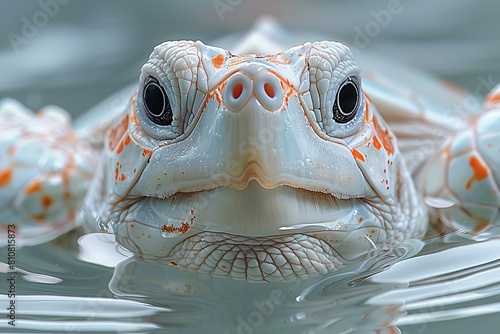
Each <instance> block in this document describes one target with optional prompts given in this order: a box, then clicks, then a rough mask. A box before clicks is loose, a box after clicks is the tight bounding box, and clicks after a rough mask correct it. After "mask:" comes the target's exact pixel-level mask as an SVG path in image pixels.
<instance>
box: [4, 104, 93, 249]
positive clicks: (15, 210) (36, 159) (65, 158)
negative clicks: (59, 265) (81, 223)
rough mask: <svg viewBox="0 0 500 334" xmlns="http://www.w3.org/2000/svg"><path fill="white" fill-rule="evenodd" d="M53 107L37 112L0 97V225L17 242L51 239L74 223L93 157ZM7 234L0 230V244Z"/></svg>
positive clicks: (36, 241) (31, 242)
mask: <svg viewBox="0 0 500 334" xmlns="http://www.w3.org/2000/svg"><path fill="white" fill-rule="evenodd" d="M86 146H87V144H86V143H84V142H83V141H82V140H80V139H79V138H78V136H77V135H76V134H75V132H74V131H73V130H72V129H71V124H70V117H69V115H68V114H67V113H66V112H65V111H64V110H62V109H61V108H58V107H56V106H47V107H44V108H43V109H41V110H40V111H39V112H38V113H36V114H35V113H33V112H32V111H31V110H29V109H27V108H26V107H24V106H23V105H22V104H21V103H19V102H18V101H15V100H12V99H3V100H0V228H2V229H9V230H12V229H14V230H15V234H16V245H18V246H22V245H33V244H38V243H42V242H45V241H48V240H51V239H53V238H55V237H57V236H58V235H60V234H62V233H64V232H66V231H68V230H70V229H72V228H73V227H74V226H75V224H76V217H77V216H78V215H79V211H80V206H81V203H82V200H83V197H84V195H85V193H86V191H87V186H88V183H89V182H90V179H91V178H92V175H93V171H94V169H95V166H96V164H97V159H96V157H94V156H93V155H94V153H93V151H92V150H91V149H90V148H87V147H86ZM6 243H7V233H1V234H0V246H2V245H5V244H6Z"/></svg>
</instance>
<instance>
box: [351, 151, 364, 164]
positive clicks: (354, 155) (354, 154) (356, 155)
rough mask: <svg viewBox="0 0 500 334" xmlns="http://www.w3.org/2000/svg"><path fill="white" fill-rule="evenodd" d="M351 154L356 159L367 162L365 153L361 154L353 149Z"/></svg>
mask: <svg viewBox="0 0 500 334" xmlns="http://www.w3.org/2000/svg"><path fill="white" fill-rule="evenodd" d="M351 152H352V155H353V157H354V158H356V159H358V160H361V161H363V162H365V156H364V155H363V153H361V152H360V151H358V150H357V149H353V150H352V151H351Z"/></svg>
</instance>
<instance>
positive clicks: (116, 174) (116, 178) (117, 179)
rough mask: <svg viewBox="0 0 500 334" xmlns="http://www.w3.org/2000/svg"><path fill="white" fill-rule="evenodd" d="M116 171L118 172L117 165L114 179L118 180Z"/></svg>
mask: <svg viewBox="0 0 500 334" xmlns="http://www.w3.org/2000/svg"><path fill="white" fill-rule="evenodd" d="M118 173H119V170H118V167H116V169H115V180H118Z"/></svg>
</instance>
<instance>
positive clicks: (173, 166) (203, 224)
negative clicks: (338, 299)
mask: <svg viewBox="0 0 500 334" xmlns="http://www.w3.org/2000/svg"><path fill="white" fill-rule="evenodd" d="M258 30H259V29H257V34H256V33H255V32H254V33H252V34H250V36H251V38H245V39H243V41H242V42H241V43H240V47H239V48H240V51H242V50H243V51H244V52H253V51H252V49H255V47H263V48H264V49H266V50H273V51H272V52H275V50H281V49H283V48H281V47H280V46H278V44H277V43H276V40H279V39H275V40H273V41H270V40H271V39H272V38H271V39H270V40H265V38H269V36H270V31H264V32H263V33H261V34H260V37H259V36H257V35H258ZM264 30H265V29H264ZM268 30H269V29H268ZM272 31H278V30H277V29H274V30H272ZM256 40H259V41H262V43H260V42H259V43H257V44H256V43H255V41H256ZM283 40H285V39H283ZM273 43H274V44H273ZM243 51H242V52H243ZM272 52H271V53H272ZM368 64H369V65H368V66H367V67H365V70H364V71H363V72H362V74H363V75H366V76H365V77H363V80H362V81H363V88H364V90H365V94H366V93H367V92H368V94H367V95H365V94H360V95H359V96H360V97H359V100H358V105H357V106H358V108H357V113H356V116H355V117H354V119H353V120H351V121H349V122H347V123H336V122H335V121H333V119H332V106H333V104H334V102H335V99H336V95H337V91H338V90H339V87H340V85H341V84H342V82H344V80H345V79H346V78H347V77H349V76H351V77H356V78H359V77H360V69H359V68H358V66H357V65H356V63H355V62H354V61H353V59H352V56H351V54H350V52H349V51H348V49H347V48H346V47H345V46H343V45H342V44H339V43H334V42H321V43H314V44H309V43H307V44H304V45H301V46H297V47H292V48H290V49H288V50H287V51H284V52H280V53H277V54H276V55H271V56H265V57H263V56H258V57H257V56H254V55H248V56H232V55H231V54H229V53H228V52H227V51H226V50H224V49H219V48H214V47H209V46H206V45H203V44H202V43H200V42H186V41H184V42H169V43H164V44H162V45H160V46H158V47H157V48H155V51H154V52H153V54H152V55H151V58H150V60H149V61H148V63H147V64H146V65H145V66H144V67H143V70H142V75H141V82H140V85H139V87H138V90H137V93H135V94H134V95H133V96H132V98H131V99H130V101H129V103H128V106H127V107H126V108H125V110H123V111H122V112H120V113H119V114H118V117H117V118H116V121H115V122H113V125H112V126H111V129H110V130H109V131H108V133H107V135H106V136H105V137H104V139H105V143H104V148H102V147H101V146H100V142H101V141H102V138H101V133H102V131H103V130H105V128H106V127H107V124H108V123H109V119H108V120H107V121H106V122H104V123H100V124H99V125H97V126H94V127H92V126H91V127H90V130H88V129H84V130H82V131H80V132H79V135H80V136H81V137H80V138H79V139H80V140H77V135H75V134H74V133H72V132H71V130H70V129H69V128H68V121H67V116H64V112H63V111H61V110H59V109H57V108H53V107H52V108H49V110H51V112H50V113H49V114H50V115H52V116H51V117H48V118H47V117H44V116H43V115H46V114H47V112H43V113H39V115H36V116H35V115H34V114H32V113H31V112H29V111H26V110H25V108H24V107H22V106H21V105H19V104H18V103H16V102H13V101H12V100H3V101H2V103H1V104H0V128H1V129H2V130H1V132H0V153H1V154H0V204H3V203H5V204H4V207H2V210H0V224H2V226H4V227H5V228H6V229H7V227H6V226H8V225H10V224H11V223H12V224H15V225H16V228H17V230H18V233H17V236H18V238H19V237H20V238H21V239H22V244H36V243H40V242H44V241H47V240H50V239H51V238H53V237H55V236H57V235H59V234H61V233H63V232H65V231H67V230H69V229H71V228H72V227H73V226H74V225H75V223H74V222H75V219H74V213H75V212H76V210H77V208H78V207H79V206H80V205H81V201H82V198H83V195H84V193H85V192H87V191H86V189H87V187H88V183H89V181H90V178H91V176H92V175H93V174H94V175H93V182H92V185H91V186H90V189H89V191H88V192H87V199H86V201H85V205H84V209H85V218H86V220H87V222H88V223H89V225H90V226H93V227H94V228H95V227H96V226H98V227H99V228H101V229H104V230H112V231H113V232H114V233H115V234H116V237H117V240H118V242H120V243H121V244H122V245H124V246H125V247H127V248H129V249H130V250H132V251H133V252H135V253H136V254H137V255H139V256H142V257H144V258H148V259H152V260H157V261H161V262H165V263H168V264H171V265H176V266H177V267H182V268H185V269H188V270H194V271H201V272H208V273H211V274H213V275H216V276H222V277H231V278H234V279H245V280H250V281H256V282H262V281H282V280H288V279H295V278H304V277H308V276H310V275H315V274H319V273H324V272H327V271H332V270H335V269H337V268H339V267H341V266H343V265H344V264H345V263H347V262H349V261H352V260H355V259H357V258H362V257H363V256H365V255H366V254H367V252H370V251H371V250H373V249H374V248H375V247H376V248H385V247H391V246H393V245H395V244H398V243H400V242H402V241H403V240H405V239H408V238H413V237H419V236H421V235H422V234H423V233H424V232H425V229H426V226H427V216H426V208H425V206H424V205H423V204H422V201H421V198H422V197H423V196H431V197H432V199H433V201H432V202H433V203H434V204H435V203H436V197H437V198H448V201H449V200H450V198H449V196H448V195H449V193H450V192H449V191H448V192H446V191H443V189H445V190H446V189H451V188H452V187H448V185H446V186H441V187H439V186H435V187H429V186H428V185H429V184H431V185H442V184H443V183H442V182H441V183H440V182H439V179H438V178H439V177H440V175H443V174H446V173H449V176H450V178H451V179H452V180H455V179H454V177H455V176H454V175H455V174H454V173H459V174H460V173H462V174H464V173H465V174H466V176H467V177H470V176H471V175H472V174H470V170H471V167H470V164H461V165H459V164H449V163H448V164H443V163H441V164H437V165H439V166H438V167H439V168H437V167H435V165H436V163H435V162H436V161H440V159H441V160H443V158H442V155H443V154H447V153H446V152H449V151H447V150H446V149H443V150H442V151H439V148H440V147H441V146H442V145H443V142H445V141H446V139H447V138H448V137H450V136H451V135H452V134H453V133H454V132H456V131H458V130H463V129H466V127H467V121H464V120H463V119H460V118H459V117H456V116H454V115H453V114H450V113H447V112H446V111H447V109H446V108H448V107H447V106H448V104H449V103H451V102H450V101H460V98H461V97H460V96H459V95H457V94H456V93H455V92H453V90H450V89H449V88H447V87H442V86H439V85H436V82H435V81H432V80H427V81H425V80H424V81H422V79H421V77H420V76H418V75H414V74H412V75H406V73H405V75H402V76H400V78H399V81H398V80H397V79H398V78H397V74H399V73H401V72H400V69H397V70H395V71H394V69H393V68H392V67H391V66H388V67H384V66H381V65H380V64H377V65H376V66H372V65H370V63H368ZM367 68H368V69H370V70H367ZM375 69H379V70H381V71H382V72H387V73H389V74H390V75H389V76H388V77H384V75H383V73H377V72H376V70H375ZM391 71H392V72H391ZM395 73H396V74H395ZM149 75H151V76H154V77H156V78H157V79H158V81H159V83H160V84H161V86H162V87H163V89H164V90H165V91H166V92H167V95H168V99H169V100H170V103H171V106H172V111H173V112H174V116H175V117H174V121H173V122H172V125H169V126H158V125H156V124H154V123H153V122H152V121H151V120H150V119H149V118H148V117H147V116H146V114H145V112H146V111H145V109H144V101H143V89H144V86H145V84H144V80H145V79H146V78H147V77H148V76H149ZM401 78H402V80H401ZM359 81H360V82H361V79H360V80H359ZM266 83H267V84H269V85H270V86H271V87H272V93H270V92H271V90H270V89H269V88H268V89H267V90H266V89H265V88H264V84H266ZM238 84H241V86H239V85H238ZM236 86H238V88H235V87H236ZM429 87H434V88H429ZM363 88H362V87H361V86H359V91H360V92H362V89H363ZM415 88H418V89H419V93H418V94H417V93H415ZM420 93H421V94H420ZM368 96H369V98H368ZM462 98H463V97H462ZM369 100H372V101H373V103H374V104H375V105H376V106H377V109H378V110H379V111H380V113H381V114H382V115H383V116H384V118H386V120H388V121H389V124H390V128H391V129H394V131H395V133H396V134H397V136H398V138H399V137H401V141H400V144H402V152H403V155H404V156H405V157H406V159H407V161H408V162H409V167H410V169H409V170H408V169H407V167H406V166H405V164H404V163H403V162H402V157H401V154H400V153H399V150H398V144H397V143H396V141H395V138H394V135H393V132H392V131H391V130H390V129H389V128H388V127H387V125H386V123H385V122H384V121H383V120H382V118H381V117H380V115H379V113H378V112H377V110H375V107H374V106H373V104H371V103H370V102H369ZM429 101H430V103H429ZM488 101H490V102H489V103H490V104H491V101H498V93H496V95H494V94H493V95H492V97H490V98H489V100H488ZM122 104H123V105H124V103H122ZM496 106H497V107H486V109H492V108H497V109H499V108H498V105H496ZM103 108H104V107H103ZM105 108H106V109H105V110H101V111H100V112H99V113H97V114H101V115H102V114H110V113H111V114H113V115H112V117H110V118H111V119H112V118H114V116H115V112H114V111H113V112H111V110H110V109H108V105H105ZM115 109H116V108H115ZM490 111H491V110H490ZM484 115H485V113H483V114H481V116H479V117H478V118H476V119H482V118H484V119H488V121H491V122H487V124H490V123H491V126H493V127H494V126H495V125H496V124H498V123H497V122H498V121H496V120H493V119H491V117H493V116H484ZM44 118H47V120H48V121H41V120H42V119H44ZM493 118H495V117H493ZM495 119H496V118H495ZM33 120H36V122H34V121H33ZM450 120H452V121H450ZM473 124H480V123H479V121H477V122H475V123H473ZM476 128H477V127H476ZM497 128H498V127H497ZM55 129H57V130H55ZM61 129H64V131H62V132H61ZM415 129H417V130H415ZM484 131H485V132H484V133H485V135H482V134H480V135H478V132H477V130H471V133H473V135H474V136H478V137H477V138H490V137H491V136H492V135H493V134H494V130H492V129H491V128H485V130H484ZM422 134H424V135H422ZM51 136H53V137H51ZM90 136H91V137H90ZM426 136H427V137H429V136H431V138H432V143H431V145H427V146H426V147H425V149H424V150H423V149H422V148H421V141H422V139H425V137H426ZM33 138H38V139H33ZM64 138H66V139H64ZM457 138H458V136H457ZM474 138H476V137H474ZM495 142H498V140H497V141H495ZM495 142H493V144H492V145H495V144H494V143H495ZM475 143H476V144H475V146H474V147H473V148H472V150H469V151H468V152H469V154H473V153H474V152H476V151H477V150H478V148H483V147H482V146H481V145H483V144H481V143H482V141H481V140H476V142H475ZM488 143H490V142H488ZM488 143H486V144H485V145H486V146H487V147H488ZM478 144H479V145H478ZM23 147H26V149H21V148H23ZM101 149H102V155H101V156H99V155H97V153H96V151H95V150H101ZM474 150H476V151H474ZM495 150H496V149H495ZM479 151H480V150H479ZM13 152H16V154H13ZM436 152H437V153H436ZM443 152H444V153H443ZM491 152H493V151H491ZM417 153H418V154H417ZM434 154H435V156H434V158H433V159H429V161H430V162H429V163H428V166H429V165H432V166H434V167H432V168H431V167H428V166H426V167H425V168H423V169H422V168H418V167H419V166H420V162H421V161H423V160H426V159H428V157H430V156H432V155H434ZM481 154H483V153H481ZM485 154H486V153H485ZM485 156H486V155H485ZM481 157H482V155H481ZM446 159H448V158H446ZM21 160H22V161H21ZM98 160H99V162H100V164H99V167H98V168H97V173H93V171H94V170H95V168H96V162H97V161H98ZM452 160H453V159H448V160H447V161H452ZM455 160H456V161H459V160H458V159H455ZM455 160H453V161H455ZM486 160H487V159H485V158H481V162H483V163H484V164H485V165H484V166H486V168H487V175H488V177H487V178H481V177H477V175H476V176H475V177H474V180H473V181H472V183H471V186H470V187H469V188H468V189H466V187H465V186H464V187H462V188H460V187H458V184H459V182H457V187H455V188H460V189H462V190H464V189H466V191H465V190H464V191H465V193H466V194H467V196H469V197H463V196H462V195H461V194H460V193H458V194H455V195H456V196H455V197H453V198H452V199H451V200H452V201H453V202H454V203H456V205H455V206H454V207H453V209H445V210H455V209H457V208H458V209H459V210H462V209H460V208H463V206H461V203H462V202H461V201H463V199H464V198H465V199H467V198H471V197H470V196H476V197H477V198H486V199H489V197H488V196H486V197H484V196H483V197H481V196H482V195H481V194H478V192H480V191H482V190H483V189H484V186H481V187H480V186H478V185H482V184H484V182H490V180H491V182H490V183H489V184H491V185H493V184H494V183H493V177H492V175H495V176H496V175H498V174H499V173H498V170H500V167H499V166H500V162H499V161H497V160H495V159H494V156H493V158H491V159H489V160H487V161H486ZM433 161H434V162H433ZM26 162H27V164H26ZM433 164H434V165H433ZM452 166H454V168H455V169H454V171H452V172H450V171H451V169H450V168H451V167H452ZM448 169H450V171H448ZM413 170H420V171H421V172H420V173H419V175H418V184H419V186H420V189H421V190H420V192H421V194H420V195H422V196H419V194H417V193H416V191H415V187H414V185H413V181H412V178H411V175H410V172H409V171H413ZM467 173H469V174H467ZM462 174H460V175H462ZM483 174H484V171H483ZM474 175H475V174H474ZM481 175H482V174H481ZM69 180H71V181H69ZM485 180H487V181H485ZM40 181H41V182H40ZM453 182H454V181H453ZM453 182H450V184H451V183H453ZM464 182H465V183H466V182H468V181H464ZM38 183H40V184H42V183H43V187H41V186H39V185H38ZM462 183H463V182H462ZM33 184H35V185H36V186H33ZM452 186H453V187H454V185H452ZM455 188H453V189H454V190H455ZM490 188H491V187H490ZM27 189H28V190H29V191H27ZM495 189H496V188H495ZM34 190H36V191H34ZM13 194H17V195H15V196H14V195H13ZM471 194H472V195H471ZM447 196H448V197H447ZM48 197H49V198H50V199H51V200H48V199H47V198H48ZM495 198H496V197H495ZM445 202H446V201H445ZM466 202H467V201H465V202H464V203H466ZM469 202H470V201H469ZM483 202H484V201H483ZM23 203H24V204H23ZM467 203H468V202H467ZM495 205H496V206H495ZM476 207H477V205H476ZM482 207H484V205H483V206H482ZM486 207H487V209H486V211H485V210H482V211H480V212H481V214H480V215H479V216H480V217H481V219H483V218H484V216H485V214H484V212H489V214H490V216H488V217H493V218H491V219H490V224H495V223H496V224H498V222H499V219H498V216H497V215H496V214H493V213H492V212H493V211H494V212H497V211H498V202H496V204H492V203H489V204H488V205H486ZM488 210H489V211H488ZM495 210H496V211H495ZM430 211H431V220H432V221H433V222H436V220H437V219H438V218H441V219H443V217H452V220H453V219H454V218H453V217H460V215H458V216H457V215H456V214H455V215H452V214H446V215H445V216H443V215H442V212H444V211H443V210H442V209H436V208H431V210H430ZM469 211H470V210H469ZM476 211H477V210H475V211H474V212H476ZM447 212H448V211H447ZM450 212H452V211H450ZM456 212H458V211H456ZM471 216H472V215H471ZM41 218H44V219H41ZM445 223H446V221H445ZM447 224H448V225H449V226H451V227H453V228H456V227H461V226H457V225H455V224H453V222H452V223H447ZM467 225H468V227H471V226H472V228H469V230H472V231H471V232H472V233H478V232H479V231H485V230H490V231H491V230H493V229H489V226H488V224H484V219H483V220H482V222H481V224H480V225H479V226H480V228H478V227H477V226H476V225H474V223H468V224H467ZM5 236H6V234H5V233H4V234H2V236H1V237H2V238H4V237H5ZM5 241H6V240H5V239H1V240H0V242H2V243H5Z"/></svg>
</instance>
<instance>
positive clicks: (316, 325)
mask: <svg viewBox="0 0 500 334" xmlns="http://www.w3.org/2000/svg"><path fill="white" fill-rule="evenodd" d="M456 239H457V240H453V241H447V242H443V241H432V240H430V241H427V242H426V243H424V242H421V241H417V240H411V241H409V242H407V243H405V244H403V245H401V246H400V247H397V248H395V249H394V250H393V251H390V252H387V253H384V254H377V256H374V257H372V258H370V259H367V260H364V261H362V262H359V263H355V264H352V265H350V266H349V267H347V268H344V269H342V270H341V271H339V272H336V273H331V274H327V275H323V276H318V277H313V278H310V279H308V280H297V281H292V282H287V283H275V284H258V283H247V282H241V281H234V280H228V279H220V278H213V277H211V276H209V275H205V274H195V273H190V272H187V271H182V270H179V269H177V268H175V267H169V266H165V265H160V264H156V263H146V262H142V261H139V260H136V259H134V258H133V257H131V256H130V254H129V253H128V252H127V251H126V250H124V249H121V248H120V247H118V246H116V244H115V243H114V242H113V238H112V236H111V235H104V234H90V235H86V236H83V237H79V232H78V231H72V232H70V233H68V234H66V235H64V236H61V237H60V238H58V239H56V240H54V241H52V242H49V243H47V244H44V245H40V246H32V247H25V248H22V249H20V250H18V251H17V254H16V259H17V278H16V294H17V295H16V307H17V309H16V320H15V324H16V326H15V327H12V326H9V325H8V324H7V322H6V321H5V320H3V321H1V322H0V330H1V331H2V332H5V333H68V332H69V333H73V332H74V333H291V334H292V333H297V334H306V333H307V334H313V333H398V330H401V332H403V333H439V332H441V330H444V328H446V330H448V329H449V328H455V333H470V332H471V331H472V329H473V327H472V324H473V323H476V321H478V319H481V321H483V322H485V323H483V324H482V326H483V328H494V327H488V326H490V325H491V326H493V325H494V323H495V319H496V316H497V313H499V312H500V284H499V283H500V254H498V251H497V250H498V249H499V247H500V240H498V239H491V240H489V241H485V242H469V241H465V240H460V239H459V238H456ZM0 253H1V256H0V261H1V262H2V264H1V265H0V272H1V273H0V280H1V281H2V282H5V280H6V279H8V277H9V274H8V273H7V271H8V268H7V265H6V264H5V262H6V249H5V248H2V249H0ZM103 254H106V255H105V256H103ZM0 301H1V303H2V304H3V305H7V296H5V295H3V296H1V297H0ZM0 314H1V315H2V318H4V317H5V316H6V315H7V310H6V308H5V307H2V309H1V310H0ZM4 319H5V318H4ZM488 322H489V324H488ZM460 324H461V325H460ZM474 326H476V325H474ZM377 331H378V332H377Z"/></svg>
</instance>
